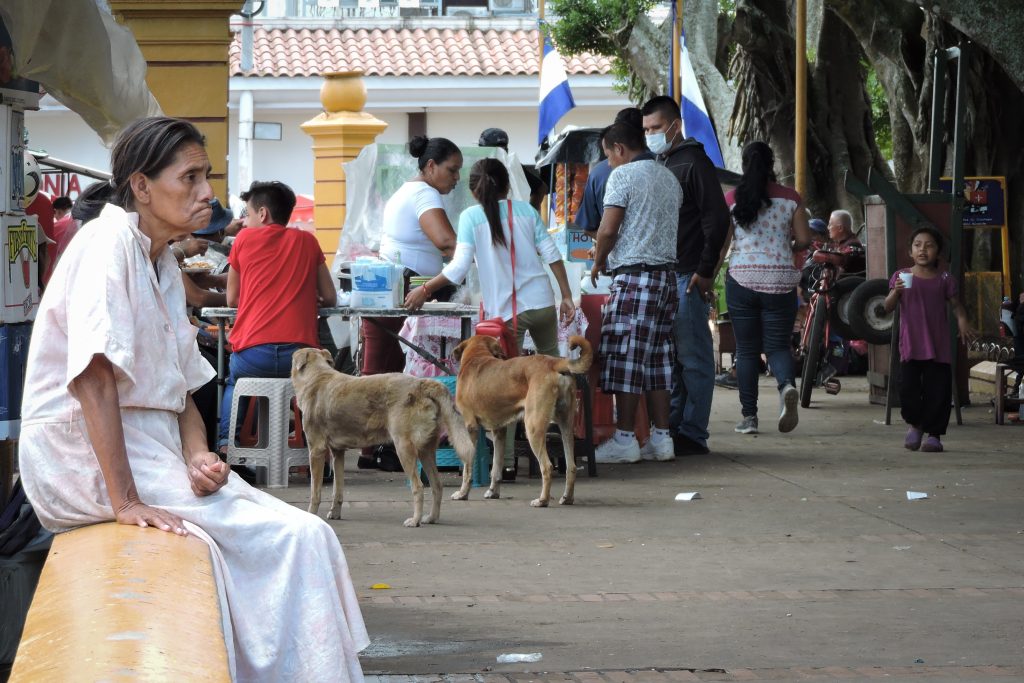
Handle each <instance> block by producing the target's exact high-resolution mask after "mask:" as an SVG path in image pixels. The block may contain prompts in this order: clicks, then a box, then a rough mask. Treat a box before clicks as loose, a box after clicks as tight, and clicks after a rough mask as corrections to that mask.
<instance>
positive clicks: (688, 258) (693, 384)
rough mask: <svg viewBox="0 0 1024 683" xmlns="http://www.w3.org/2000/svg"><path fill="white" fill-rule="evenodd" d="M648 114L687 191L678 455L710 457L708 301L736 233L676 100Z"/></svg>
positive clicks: (662, 154) (664, 157)
mask: <svg viewBox="0 0 1024 683" xmlns="http://www.w3.org/2000/svg"><path fill="white" fill-rule="evenodd" d="M641 111H642V113H643V125H644V132H645V134H646V140H647V147H648V148H649V149H650V150H651V151H652V152H654V153H655V154H657V155H658V159H659V160H660V161H661V162H662V163H663V164H665V167H666V168H667V169H668V170H670V171H671V172H672V174H673V175H674V176H675V177H676V179H677V180H678V181H679V185H680V187H681V188H682V189H683V203H682V206H681V207H680V208H679V233H678V237H677V240H676V272H677V273H678V274H679V279H678V287H679V310H678V312H677V313H676V317H675V323H674V325H673V333H674V335H675V344H676V362H675V367H674V370H673V383H672V414H671V426H672V431H673V439H674V441H675V453H676V455H694V454H704V453H707V452H708V445H707V439H708V422H709V420H710V419H711V397H712V394H713V393H714V388H715V358H714V345H713V342H712V339H711V330H710V328H709V327H708V302H709V300H710V296H711V293H712V285H713V281H714V276H715V269H716V268H717V267H718V261H719V255H720V254H721V252H722V247H723V245H724V244H725V240H726V237H727V235H728V232H729V207H728V206H726V203H725V196H724V195H723V194H722V188H721V185H720V184H719V182H718V176H717V175H716V173H715V166H714V164H712V163H711V159H709V158H708V155H707V154H706V153H705V152H704V146H703V145H702V144H701V143H700V142H698V141H697V140H695V139H693V138H685V137H684V131H683V121H682V116H681V114H680V111H679V105H678V104H676V102H675V100H673V99H672V98H671V97H664V96H659V97H654V98H652V99H650V100H649V101H648V102H647V103H646V104H645V105H644V106H643V108H642V110H641Z"/></svg>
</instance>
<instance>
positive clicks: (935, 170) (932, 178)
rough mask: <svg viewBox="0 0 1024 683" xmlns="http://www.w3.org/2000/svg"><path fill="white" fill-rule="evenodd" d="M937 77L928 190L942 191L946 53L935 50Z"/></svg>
mask: <svg viewBox="0 0 1024 683" xmlns="http://www.w3.org/2000/svg"><path fill="white" fill-rule="evenodd" d="M934 72H935V77H934V78H933V79H932V82H933V84H932V129H931V140H930V141H929V146H928V148H929V152H928V157H929V158H928V191H929V192H942V188H941V187H939V178H940V177H942V152H943V148H944V145H943V143H942V132H943V130H944V129H945V127H946V117H945V102H946V53H945V52H944V51H942V50H936V51H935V66H934Z"/></svg>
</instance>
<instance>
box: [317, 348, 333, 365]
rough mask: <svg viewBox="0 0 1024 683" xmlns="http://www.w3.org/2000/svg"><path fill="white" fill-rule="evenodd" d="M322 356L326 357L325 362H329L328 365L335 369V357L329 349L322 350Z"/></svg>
mask: <svg viewBox="0 0 1024 683" xmlns="http://www.w3.org/2000/svg"><path fill="white" fill-rule="evenodd" d="M320 355H321V356H323V357H324V360H326V361H327V364H328V365H329V366H331V367H332V368H333V367H334V356H332V355H331V352H330V351H328V350H327V349H320Z"/></svg>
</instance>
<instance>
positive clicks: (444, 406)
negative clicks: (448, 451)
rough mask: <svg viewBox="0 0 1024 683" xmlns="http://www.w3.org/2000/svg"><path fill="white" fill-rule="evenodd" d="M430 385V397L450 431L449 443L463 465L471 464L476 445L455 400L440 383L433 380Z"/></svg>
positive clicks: (442, 423)
mask: <svg viewBox="0 0 1024 683" xmlns="http://www.w3.org/2000/svg"><path fill="white" fill-rule="evenodd" d="M428 384H429V385H430V390H429V396H430V398H431V400H433V402H434V403H435V404H436V405H437V412H438V416H439V417H440V418H441V420H440V421H441V425H442V426H443V427H444V428H445V429H446V430H447V431H448V442H449V443H450V444H451V445H452V447H453V448H454V449H455V452H456V453H458V455H459V460H461V461H462V462H463V464H471V463H472V462H473V456H474V455H476V445H475V444H474V443H473V439H472V437H470V435H469V430H467V429H466V423H465V421H464V420H463V419H462V416H461V415H459V414H458V413H457V412H456V411H455V399H453V398H452V395H451V394H450V393H448V389H447V388H446V387H445V386H444V385H443V384H441V383H440V382H435V381H433V380H431V381H430V382H429V383H428Z"/></svg>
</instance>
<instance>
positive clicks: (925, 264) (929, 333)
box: [885, 227, 977, 453]
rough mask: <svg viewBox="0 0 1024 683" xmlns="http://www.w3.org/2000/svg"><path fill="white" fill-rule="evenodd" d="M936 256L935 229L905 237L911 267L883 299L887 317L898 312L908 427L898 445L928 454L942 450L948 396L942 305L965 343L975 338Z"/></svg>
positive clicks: (950, 391) (938, 242)
mask: <svg viewBox="0 0 1024 683" xmlns="http://www.w3.org/2000/svg"><path fill="white" fill-rule="evenodd" d="M941 251H942V235H941V234H940V233H939V232H938V231H937V230H935V228H931V227H924V228H918V229H917V230H915V231H914V233H913V234H912V235H911V236H910V258H911V260H912V261H913V262H914V265H913V267H912V268H909V269H905V270H902V271H899V272H897V273H895V274H893V276H892V278H891V279H890V281H889V287H890V288H891V289H890V291H889V295H888V296H887V297H886V298H885V310H886V312H890V311H893V310H894V309H895V308H896V307H897V306H899V307H900V341H899V350H900V358H901V366H900V369H901V373H900V376H901V379H900V405H901V409H900V414H901V415H902V416H903V419H904V420H905V421H906V422H907V424H909V425H910V429H908V430H907V436H906V439H905V440H904V442H903V445H904V447H905V448H907V449H909V450H912V451H916V450H918V449H921V450H922V451H925V452H932V453H937V452H940V451H942V441H941V437H942V435H943V434H945V433H946V427H947V426H948V425H949V411H950V403H951V401H952V396H953V374H952V369H951V365H950V360H951V354H952V351H951V346H952V345H951V344H950V339H949V319H948V316H947V313H946V302H947V301H948V302H950V303H951V304H952V306H953V312H954V314H955V315H956V319H957V326H958V327H959V330H960V336H961V337H962V338H963V339H964V341H966V342H970V341H971V340H973V339H974V338H975V337H976V336H977V333H976V332H975V331H974V330H973V329H971V326H970V323H968V321H967V311H965V310H964V307H963V304H961V303H960V300H959V298H958V292H957V282H956V278H954V277H953V276H952V275H950V274H949V272H948V271H947V270H945V269H944V268H942V267H941V266H940V264H939V254H940V253H941ZM926 433H927V434H928V438H927V439H925V438H924V435H925V434H926ZM922 442H923V443H922Z"/></svg>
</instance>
